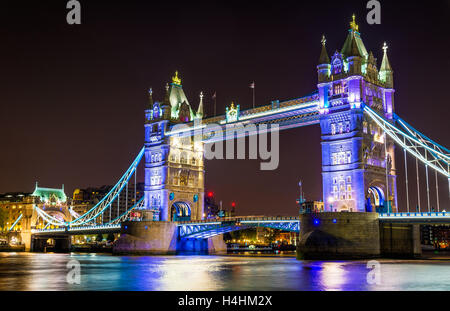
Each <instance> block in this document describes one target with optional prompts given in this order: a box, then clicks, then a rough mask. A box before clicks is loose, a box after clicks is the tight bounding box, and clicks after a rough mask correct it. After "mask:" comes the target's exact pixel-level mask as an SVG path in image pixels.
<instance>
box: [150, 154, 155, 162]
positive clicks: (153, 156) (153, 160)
mask: <svg viewBox="0 0 450 311" xmlns="http://www.w3.org/2000/svg"><path fill="white" fill-rule="evenodd" d="M150 162H151V163H153V162H155V155H154V154H152V159H151V161H150Z"/></svg>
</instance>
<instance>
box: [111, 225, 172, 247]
mask: <svg viewBox="0 0 450 311" xmlns="http://www.w3.org/2000/svg"><path fill="white" fill-rule="evenodd" d="M176 250H177V225H176V224H175V223H173V222H169V221H139V222H124V223H122V229H121V233H120V238H119V239H118V240H117V241H116V242H115V243H114V246H113V254H136V255H141V254H142V255H144V254H155V255H167V254H175V253H176Z"/></svg>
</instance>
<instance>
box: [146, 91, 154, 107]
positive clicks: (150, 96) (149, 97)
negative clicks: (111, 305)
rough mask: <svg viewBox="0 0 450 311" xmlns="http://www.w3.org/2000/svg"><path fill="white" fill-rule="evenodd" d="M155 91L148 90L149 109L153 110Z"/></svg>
mask: <svg viewBox="0 0 450 311" xmlns="http://www.w3.org/2000/svg"><path fill="white" fill-rule="evenodd" d="M152 95H153V90H152V88H149V89H148V107H147V109H153V96H152Z"/></svg>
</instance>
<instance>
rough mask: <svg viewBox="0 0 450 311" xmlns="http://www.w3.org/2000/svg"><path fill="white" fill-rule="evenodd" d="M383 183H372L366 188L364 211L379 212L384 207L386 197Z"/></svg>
mask: <svg viewBox="0 0 450 311" xmlns="http://www.w3.org/2000/svg"><path fill="white" fill-rule="evenodd" d="M384 188H385V187H384V185H381V184H380V183H379V182H377V183H374V184H372V185H371V186H369V187H368V188H367V201H366V211H367V212H374V211H377V212H380V211H383V210H384V209H385V206H386V203H385V202H386V197H385V192H384Z"/></svg>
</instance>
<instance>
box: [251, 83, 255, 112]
mask: <svg viewBox="0 0 450 311" xmlns="http://www.w3.org/2000/svg"><path fill="white" fill-rule="evenodd" d="M252 86H253V87H252V90H253V109H254V108H255V81H253V83H252Z"/></svg>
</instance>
